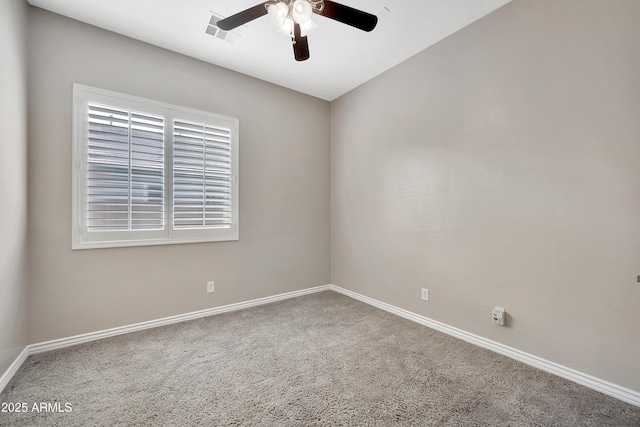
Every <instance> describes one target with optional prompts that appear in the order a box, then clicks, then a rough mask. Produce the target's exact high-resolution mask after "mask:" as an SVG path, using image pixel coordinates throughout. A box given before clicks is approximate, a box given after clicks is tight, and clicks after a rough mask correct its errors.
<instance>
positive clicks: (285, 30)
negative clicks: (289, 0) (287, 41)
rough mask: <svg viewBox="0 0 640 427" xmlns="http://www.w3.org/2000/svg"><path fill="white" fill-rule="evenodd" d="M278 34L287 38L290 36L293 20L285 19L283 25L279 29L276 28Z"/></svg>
mask: <svg viewBox="0 0 640 427" xmlns="http://www.w3.org/2000/svg"><path fill="white" fill-rule="evenodd" d="M280 4H282V3H280ZM278 32H280V33H282V34H285V35H287V36H291V35H292V34H293V20H292V19H291V18H285V19H284V23H283V24H282V25H281V26H280V28H278Z"/></svg>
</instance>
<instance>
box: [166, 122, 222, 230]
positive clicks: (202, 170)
mask: <svg viewBox="0 0 640 427" xmlns="http://www.w3.org/2000/svg"><path fill="white" fill-rule="evenodd" d="M173 129H174V130H173V227H174V228H175V229H187V228H192V229H193V228H196V229H197V228H230V227H231V220H232V212H231V206H232V205H231V188H232V182H231V179H232V175H231V155H232V153H231V129H229V128H225V127H223V126H214V125H210V124H203V123H195V122H189V121H185V120H175V121H174V123H173Z"/></svg>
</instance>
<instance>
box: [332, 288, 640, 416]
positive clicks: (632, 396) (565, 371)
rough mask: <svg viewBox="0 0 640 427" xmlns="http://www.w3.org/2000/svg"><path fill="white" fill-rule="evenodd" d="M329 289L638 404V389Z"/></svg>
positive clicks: (355, 294)
mask: <svg viewBox="0 0 640 427" xmlns="http://www.w3.org/2000/svg"><path fill="white" fill-rule="evenodd" d="M329 289H331V290H332V291H335V292H338V293H341V294H343V295H346V296H348V297H351V298H353V299H356V300H358V301H362V302H364V303H366V304H369V305H372V306H374V307H376V308H379V309H381V310H384V311H387V312H389V313H393V314H395V315H397V316H400V317H404V318H405V319H408V320H411V321H413V322H416V323H419V324H421V325H423V326H427V327H429V328H431V329H435V330H437V331H440V332H443V333H445V334H447V335H451V336H453V337H456V338H459V339H461V340H463V341H466V342H469V343H471V344H475V345H477V346H479V347H482V348H486V349H488V350H491V351H494V352H496V353H498V354H502V355H504V356H507V357H509V358H511V359H514V360H517V361H519V362H522V363H525V364H527V365H530V366H533V367H535V368H538V369H542V370H543V371H546V372H549V373H551V374H554V375H557V376H559V377H562V378H564V379H567V380H569V381H572V382H575V383H577V384H580V385H583V386H585V387H588V388H590V389H592V390H595V391H599V392H600V393H604V394H606V395H609V396H612V397H615V398H616V399H619V400H622V401H623V402H627V403H630V404H632V405H635V406H640V393H639V392H637V391H634V390H630V389H628V388H625V387H621V386H619V385H616V384H613V383H610V382H608V381H605V380H601V379H599V378H596V377H593V376H591V375H588V374H585V373H582V372H579V371H576V370H575V369H571V368H568V367H566V366H562V365H559V364H557V363H555V362H551V361H549V360H545V359H542V358H540V357H537V356H534V355H532V354H529V353H525V352H524V351H521V350H518V349H515V348H513V347H509V346H506V345H504V344H500V343H498V342H496V341H492V340H489V339H487V338H483V337H481V336H479V335H475V334H472V333H469V332H466V331H463V330H462V329H458V328H455V327H453V326H449V325H447V324H445V323H441V322H438V321H436V320H433V319H429V318H428V317H424V316H421V315H419V314H416V313H413V312H411V311H408V310H404V309H402V308H398V307H395V306H393V305H390V304H387V303H384V302H381V301H378V300H375V299H373V298H369V297H367V296H364V295H361V294H358V293H356V292H353V291H350V290H348V289H344V288H341V287H339V286H335V285H329Z"/></svg>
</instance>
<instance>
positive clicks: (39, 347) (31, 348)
mask: <svg viewBox="0 0 640 427" xmlns="http://www.w3.org/2000/svg"><path fill="white" fill-rule="evenodd" d="M328 290H329V285H323V286H316V287H314V288H307V289H302V290H300V291H293V292H287V293H284V294H278V295H273V296H270V297H264V298H258V299H253V300H249V301H243V302H238V303H235V304H229V305H223V306H221V307H214V308H208V309H205V310H200V311H194V312H191V313H185V314H179V315H177V316H170V317H165V318H162V319H156V320H150V321H148V322H141V323H135V324H133V325H126V326H120V327H117V328H111V329H105V330H102V331H96V332H90V333H87V334H81V335H75V336H72V337H67V338H61V339H57V340H51V341H45V342H41V343H36V344H31V345H28V346H27V347H26V348H25V349H24V350H23V351H22V353H20V355H19V356H18V357H17V358H16V360H14V362H13V363H12V364H11V366H10V367H9V369H7V371H6V372H5V373H4V374H3V375H2V377H0V392H2V390H4V388H5V386H6V385H7V384H8V383H9V381H10V380H11V378H12V377H13V375H14V374H15V373H16V372H17V371H18V369H20V366H21V365H22V363H23V362H24V361H25V360H26V359H27V357H28V356H30V355H32V354H38V353H43V352H46V351H51V350H57V349H60V348H65V347H69V346H72V345H77V344H82V343H86V342H90V341H95V340H99V339H102V338H107V337H113V336H116V335H123V334H128V333H130V332H136V331H142V330H145V329H150V328H156V327H158V326H164V325H170V324H172V323H179V322H184V321H187V320H194V319H199V318H202V317H207V316H213V315H215V314H221V313H226V312H229V311H236V310H242V309H245V308H250V307H256V306H259V305H264V304H269V303H272V302H276V301H282V300H285V299H289V298H295V297H300V296H303V295H309V294H313V293H316V292H322V291H328Z"/></svg>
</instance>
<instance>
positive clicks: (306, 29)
mask: <svg viewBox="0 0 640 427" xmlns="http://www.w3.org/2000/svg"><path fill="white" fill-rule="evenodd" d="M316 28H318V25H317V24H316V23H315V22H313V20H312V19H309V20H308V21H307V22H305V23H304V24H300V35H301V36H302V37H305V36H307V35H308V34H311V33H312V32H313V30H315V29H316Z"/></svg>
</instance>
